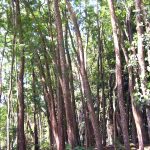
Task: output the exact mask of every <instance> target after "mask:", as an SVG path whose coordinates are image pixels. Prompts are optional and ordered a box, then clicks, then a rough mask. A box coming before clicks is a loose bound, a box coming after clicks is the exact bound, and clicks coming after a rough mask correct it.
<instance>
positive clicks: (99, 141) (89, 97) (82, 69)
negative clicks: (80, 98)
mask: <svg viewBox="0 0 150 150" xmlns="http://www.w3.org/2000/svg"><path fill="white" fill-rule="evenodd" d="M66 3H67V7H68V10H69V12H70V15H71V18H72V21H73V24H74V27H75V32H76V39H77V44H78V54H77V58H78V64H79V71H80V74H81V80H82V83H83V88H84V95H85V99H86V100H87V106H88V110H89V113H90V119H91V123H92V126H93V130H94V136H95V141H96V148H97V149H99V150H101V149H102V137H101V134H100V129H99V125H98V121H97V119H96V114H95V111H94V105H93V100H92V95H91V89H90V85H89V81H88V77H87V72H86V70H85V64H84V49H83V44H82V39H81V34H80V30H79V26H78V23H77V18H76V15H75V13H74V12H73V10H72V7H71V4H70V3H69V1H68V0H67V2H66Z"/></svg>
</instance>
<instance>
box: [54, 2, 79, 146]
mask: <svg viewBox="0 0 150 150" xmlns="http://www.w3.org/2000/svg"><path fill="white" fill-rule="evenodd" d="M54 12H55V22H56V27H57V39H58V48H59V55H60V65H61V73H62V78H61V86H62V91H63V97H64V103H65V110H66V121H67V133H68V142H69V144H70V145H71V147H72V148H74V147H75V146H76V144H77V141H76V136H75V129H74V126H73V122H74V121H73V111H72V107H71V106H72V104H71V96H70V92H69V81H68V70H67V66H66V65H67V64H66V58H65V49H64V43H63V42H64V41H63V30H62V21H61V16H60V10H59V2H58V0H54Z"/></svg>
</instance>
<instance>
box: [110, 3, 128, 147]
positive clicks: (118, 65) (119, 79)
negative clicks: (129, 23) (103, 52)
mask: <svg viewBox="0 0 150 150" xmlns="http://www.w3.org/2000/svg"><path fill="white" fill-rule="evenodd" d="M108 5H109V9H110V15H111V24H112V29H113V38H114V48H115V55H116V82H117V96H118V101H119V109H120V115H121V126H122V133H123V140H124V144H125V149H126V150H129V149H130V144H129V135H128V128H127V120H126V112H125V105H124V97H123V84H122V68H121V56H120V48H119V39H118V36H117V23H116V16H115V10H114V5H113V1H112V0H108Z"/></svg>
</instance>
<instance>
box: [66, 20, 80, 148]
mask: <svg viewBox="0 0 150 150" xmlns="http://www.w3.org/2000/svg"><path fill="white" fill-rule="evenodd" d="M65 49H66V53H67V60H68V68H69V81H70V94H71V101H72V111H73V119H74V128H75V133H76V139H77V144H78V145H79V144H80V137H79V129H78V124H77V115H76V102H75V95H74V84H73V80H74V79H73V71H72V62H71V57H70V53H69V49H68V22H66V31H65Z"/></svg>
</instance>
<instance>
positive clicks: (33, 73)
mask: <svg viewBox="0 0 150 150" xmlns="http://www.w3.org/2000/svg"><path fill="white" fill-rule="evenodd" d="M32 65H33V66H34V64H33V63H32ZM35 78H36V76H35V72H34V67H33V70H32V90H33V100H34V150H39V138H38V128H37V119H36V117H37V102H36V86H35V81H36V80H35Z"/></svg>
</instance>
